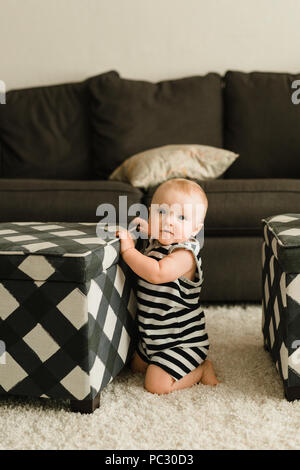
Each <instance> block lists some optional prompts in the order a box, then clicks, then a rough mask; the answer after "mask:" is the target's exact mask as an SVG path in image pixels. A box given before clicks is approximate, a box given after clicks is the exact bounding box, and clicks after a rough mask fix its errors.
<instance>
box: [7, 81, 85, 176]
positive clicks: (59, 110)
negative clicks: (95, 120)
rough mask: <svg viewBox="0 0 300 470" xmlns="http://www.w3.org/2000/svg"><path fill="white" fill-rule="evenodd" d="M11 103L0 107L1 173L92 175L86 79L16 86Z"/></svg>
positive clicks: (11, 96)
mask: <svg viewBox="0 0 300 470" xmlns="http://www.w3.org/2000/svg"><path fill="white" fill-rule="evenodd" d="M6 103H7V104H6V105H2V106H0V141H2V158H1V172H0V175H1V177H4V178H48V179H54V178H55V179H86V178H88V177H89V176H90V173H91V171H90V165H91V150H90V149H91V146H90V139H91V137H90V127H89V119H88V111H89V107H88V89H87V86H86V82H81V83H70V84H61V85H53V86H43V87H35V88H28V89H23V90H12V91H9V92H8V93H7V95H6Z"/></svg>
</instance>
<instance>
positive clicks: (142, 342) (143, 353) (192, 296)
mask: <svg viewBox="0 0 300 470" xmlns="http://www.w3.org/2000/svg"><path fill="white" fill-rule="evenodd" d="M175 248H185V249H187V250H190V251H192V253H193V254H194V257H195V261H196V263H197V269H196V272H195V280H194V281H191V280H189V279H187V278H185V277H184V276H181V277H180V278H178V279H176V280H175V281H171V282H166V283H163V284H160V285H158V284H152V283H150V282H148V281H146V280H144V279H142V278H141V277H139V278H138V286H137V321H138V329H139V336H140V338H139V343H138V347H137V352H138V354H139V355H140V357H141V358H142V359H143V360H144V361H145V362H148V363H149V364H156V365H157V366H159V367H161V368H162V369H163V370H165V371H166V372H167V373H168V374H170V375H171V376H172V377H173V378H174V379H175V380H179V379H181V378H182V377H184V376H185V375H186V374H188V373H189V372H191V371H192V370H193V369H195V368H196V367H198V366H199V364H201V363H202V362H203V361H204V360H205V359H206V357H207V353H208V349H209V341H208V336H207V332H206V328H205V316H204V312H203V310H202V308H201V306H200V299H199V298H200V291H201V285H202V282H203V275H202V268H201V258H200V250H201V247H200V242H199V241H198V240H197V239H196V238H195V237H191V238H190V239H189V240H188V241H185V242H182V243H172V244H170V245H162V244H161V243H160V242H159V241H158V240H156V239H150V241H149V242H148V245H147V247H146V249H145V251H144V254H145V255H146V256H150V257H151V258H153V259H155V260H157V261H159V260H160V259H162V258H163V257H164V256H167V255H168V254H170V253H171V252H172V251H173V250H174V249H175Z"/></svg>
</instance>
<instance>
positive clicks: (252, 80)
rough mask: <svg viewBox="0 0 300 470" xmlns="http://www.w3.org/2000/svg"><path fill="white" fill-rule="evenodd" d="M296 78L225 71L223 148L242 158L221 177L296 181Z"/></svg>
mask: <svg viewBox="0 0 300 470" xmlns="http://www.w3.org/2000/svg"><path fill="white" fill-rule="evenodd" d="M299 79H300V75H299V74H298V75H291V74H287V73H271V72H252V73H243V72H232V71H230V72H227V73H226V75H225V90H224V92H225V105H224V116H225V135H224V146H225V148H227V149H228V150H232V151H233V152H236V153H238V154H239V155H240V157H239V158H238V159H237V160H236V161H235V162H234V163H233V165H232V166H231V167H230V168H229V170H228V171H227V172H226V173H225V175H224V178H300V131H299V130H300V105H296V104H293V102H292V99H291V98H292V94H293V92H295V89H293V88H292V83H293V81H294V80H299Z"/></svg>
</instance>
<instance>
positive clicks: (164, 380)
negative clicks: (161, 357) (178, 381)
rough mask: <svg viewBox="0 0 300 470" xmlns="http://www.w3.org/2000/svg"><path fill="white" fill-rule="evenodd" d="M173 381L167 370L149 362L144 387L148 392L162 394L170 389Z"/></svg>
mask: <svg viewBox="0 0 300 470" xmlns="http://www.w3.org/2000/svg"><path fill="white" fill-rule="evenodd" d="M174 382H175V380H174V379H173V377H171V376H170V375H169V374H168V373H167V372H165V371H164V370H163V369H161V368H160V367H158V366H156V365H154V364H150V366H149V367H148V369H147V373H146V377H145V383H144V387H145V389H146V390H147V391H148V392H151V393H157V394H158V395H162V394H166V393H170V392H171V391H172V385H173V383H174Z"/></svg>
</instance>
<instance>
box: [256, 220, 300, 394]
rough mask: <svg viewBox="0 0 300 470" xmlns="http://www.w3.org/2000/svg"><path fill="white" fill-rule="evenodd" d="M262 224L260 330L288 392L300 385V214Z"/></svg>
mask: <svg viewBox="0 0 300 470" xmlns="http://www.w3.org/2000/svg"><path fill="white" fill-rule="evenodd" d="M262 222H263V226H264V242H263V246H262V266H263V273H262V274H263V275H262V282H263V284H262V291H263V301H262V310H263V316H262V331H263V336H264V343H265V346H266V348H267V349H268V350H269V351H270V353H271V356H272V359H273V361H274V362H275V364H276V368H277V370H278V372H279V374H280V376H281V378H282V380H283V383H284V388H285V391H286V392H287V391H288V390H289V389H290V388H291V387H299V386H300V354H299V352H300V349H298V348H299V346H300V266H299V270H298V271H297V270H296V269H298V264H297V263H298V259H300V258H298V256H299V254H300V223H299V222H300V214H283V215H278V216H274V217H269V218H267V219H263V220H262ZM292 238H293V239H292ZM287 251H288V253H286V252H287ZM293 255H294V257H293ZM299 398H300V396H299Z"/></svg>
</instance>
